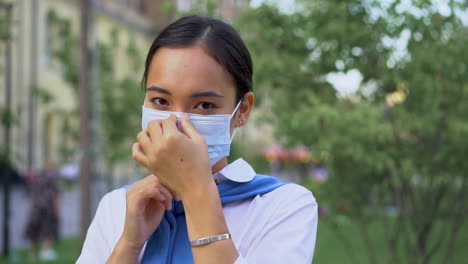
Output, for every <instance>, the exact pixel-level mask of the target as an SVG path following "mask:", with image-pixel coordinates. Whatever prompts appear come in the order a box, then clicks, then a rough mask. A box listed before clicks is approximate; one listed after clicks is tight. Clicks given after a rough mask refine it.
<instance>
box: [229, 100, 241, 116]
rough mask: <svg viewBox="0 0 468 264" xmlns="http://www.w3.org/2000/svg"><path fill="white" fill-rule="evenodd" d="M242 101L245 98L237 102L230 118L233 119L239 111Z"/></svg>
mask: <svg viewBox="0 0 468 264" xmlns="http://www.w3.org/2000/svg"><path fill="white" fill-rule="evenodd" d="M242 101H243V100H240V101H239V103H237V106H236V108H234V112H232V114H231V117H230V118H229V119H231V118H232V117H233V116H234V114H235V113H236V112H237V110H238V109H239V106H240V105H241V103H242Z"/></svg>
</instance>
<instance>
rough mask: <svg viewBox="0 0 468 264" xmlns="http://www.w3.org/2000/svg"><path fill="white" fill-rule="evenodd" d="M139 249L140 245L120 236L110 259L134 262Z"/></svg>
mask: <svg viewBox="0 0 468 264" xmlns="http://www.w3.org/2000/svg"><path fill="white" fill-rule="evenodd" d="M141 250H142V247H141V246H139V245H136V244H135V243H132V242H130V241H128V240H127V239H125V238H124V237H120V239H119V241H118V242H117V244H116V245H115V248H114V251H113V252H112V256H111V258H110V259H115V260H118V261H117V262H115V263H136V261H137V260H138V256H139V255H140V252H141ZM108 263H109V262H108ZM110 263H114V262H110Z"/></svg>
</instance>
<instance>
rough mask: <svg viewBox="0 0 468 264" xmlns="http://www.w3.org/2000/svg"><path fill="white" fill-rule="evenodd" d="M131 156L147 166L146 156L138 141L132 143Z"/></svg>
mask: <svg viewBox="0 0 468 264" xmlns="http://www.w3.org/2000/svg"><path fill="white" fill-rule="evenodd" d="M132 158H133V159H134V160H135V161H136V162H138V163H140V164H141V165H143V166H145V167H147V164H148V158H147V157H146V156H145V154H144V153H143V151H142V148H141V145H140V144H139V143H134V144H133V146H132Z"/></svg>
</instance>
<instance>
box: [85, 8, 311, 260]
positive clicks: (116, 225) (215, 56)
mask: <svg viewBox="0 0 468 264" xmlns="http://www.w3.org/2000/svg"><path fill="white" fill-rule="evenodd" d="M142 84H143V85H144V87H145V89H146V97H145V100H144V105H143V108H142V109H143V110H142V127H143V131H141V132H140V133H139V134H138V136H137V142H136V143H135V144H134V145H133V149H132V153H133V158H134V159H135V160H136V161H137V162H138V163H140V164H141V165H143V166H144V167H146V168H147V169H148V170H149V171H150V172H151V173H152V174H151V175H149V176H148V177H146V178H144V179H142V180H140V181H138V182H136V183H134V184H132V185H131V186H126V187H124V188H121V189H118V190H115V191H113V192H111V193H109V194H107V195H106V196H104V198H103V199H102V200H101V202H100V204H99V207H98V209H97V212H96V216H95V217H94V220H93V222H92V223H91V226H90V227H89V230H88V234H87V237H86V240H85V242H84V245H83V249H82V252H81V255H80V257H79V259H78V261H77V263H80V264H81V263H83V264H84V263H86V264H91V263H108V264H111V263H119V264H124V263H132V264H133V263H178V264H185V263H203V264H211V263H216V264H220V263H221V264H222V263H229V264H232V263H236V264H241V263H250V264H252V263H257V264H261V263H268V264H274V263H285V262H286V261H287V262H289V263H294V264H301V263H311V261H312V257H313V253H314V247H315V237H316V229H317V203H316V201H315V199H314V197H313V195H312V194H311V193H310V192H309V191H308V190H307V189H305V188H303V187H301V186H299V185H296V184H284V183H282V182H280V181H279V180H277V179H276V178H274V177H270V176H265V175H259V174H256V173H255V171H254V170H253V168H252V167H251V166H250V165H249V164H248V163H247V162H245V161H244V160H243V159H238V160H236V161H234V162H232V163H231V164H228V162H227V159H226V156H228V155H229V147H230V143H231V140H232V137H233V136H234V132H235V130H236V128H239V127H242V126H244V125H245V124H246V123H247V121H248V119H249V115H250V112H251V110H252V107H253V105H254V98H255V97H254V94H253V92H252V62H251V57H250V54H249V51H248V50H247V48H246V46H245V44H244V43H243V41H242V40H241V38H240V37H239V35H238V34H237V33H236V31H235V30H234V29H233V28H232V27H231V26H230V25H228V24H226V23H224V22H221V21H219V20H216V19H212V18H208V17H202V16H188V17H183V18H181V19H179V20H177V21H176V22H174V23H172V24H171V25H169V26H168V27H167V28H165V29H164V30H163V31H162V32H161V33H160V34H159V35H158V36H157V37H156V39H155V40H154V42H153V44H152V45H151V48H150V50H149V52H148V56H147V58H146V64H145V72H144V75H143V81H142Z"/></svg>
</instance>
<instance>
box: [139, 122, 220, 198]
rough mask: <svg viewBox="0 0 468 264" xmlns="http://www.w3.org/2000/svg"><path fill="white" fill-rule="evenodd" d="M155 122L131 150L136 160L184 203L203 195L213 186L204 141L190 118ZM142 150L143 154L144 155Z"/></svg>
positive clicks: (143, 132) (149, 125) (151, 123)
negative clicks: (188, 197)
mask: <svg viewBox="0 0 468 264" xmlns="http://www.w3.org/2000/svg"><path fill="white" fill-rule="evenodd" d="M181 127H182V130H183V133H182V132H181V131H179V130H178V128H177V118H176V116H174V115H171V116H170V117H169V118H168V119H165V120H153V121H151V122H150V123H149V124H148V128H147V129H145V130H143V131H141V132H140V133H139V134H138V136H137V140H138V143H135V144H134V147H133V149H132V152H133V157H134V159H135V160H136V161H137V162H138V163H140V164H142V165H143V166H145V167H146V168H147V169H149V170H150V171H151V172H152V173H153V174H154V175H156V176H157V177H158V178H159V179H160V180H161V181H162V182H163V183H165V184H167V185H168V186H169V187H171V188H172V189H173V190H174V191H175V192H176V193H177V194H178V195H179V196H180V198H181V199H182V200H184V197H185V196H186V195H187V194H189V193H190V192H194V191H199V192H203V191H204V189H203V188H204V187H207V186H210V184H214V181H213V178H212V174H211V166H210V159H209V156H208V146H207V144H206V142H205V138H204V137H203V136H202V135H200V134H199V133H198V132H197V130H196V129H195V128H194V127H193V125H192V124H191V123H190V121H189V119H188V117H187V115H184V116H183V117H182V120H181ZM142 150H143V151H142Z"/></svg>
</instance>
